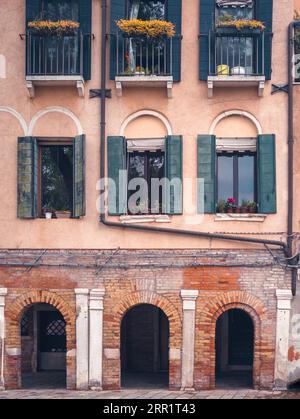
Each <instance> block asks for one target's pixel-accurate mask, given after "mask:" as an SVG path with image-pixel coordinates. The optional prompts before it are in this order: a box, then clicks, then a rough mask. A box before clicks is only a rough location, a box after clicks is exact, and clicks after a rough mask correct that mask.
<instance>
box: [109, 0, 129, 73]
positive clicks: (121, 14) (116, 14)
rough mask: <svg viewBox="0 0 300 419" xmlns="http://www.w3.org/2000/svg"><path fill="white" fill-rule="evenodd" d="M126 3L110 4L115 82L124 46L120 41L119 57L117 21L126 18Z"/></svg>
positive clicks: (115, 1) (111, 61)
mask: <svg viewBox="0 0 300 419" xmlns="http://www.w3.org/2000/svg"><path fill="white" fill-rule="evenodd" d="M125 7H126V1H124V0H111V2H110V79H111V80H114V79H115V77H116V75H117V59H118V60H119V65H121V62H122V61H121V54H122V45H121V42H120V41H119V44H120V45H119V56H118V57H117V31H118V27H117V25H116V21H118V20H119V19H125V17H126V9H125Z"/></svg>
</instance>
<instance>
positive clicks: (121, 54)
mask: <svg viewBox="0 0 300 419" xmlns="http://www.w3.org/2000/svg"><path fill="white" fill-rule="evenodd" d="M112 40H113V42H114V43H115V47H114V49H115V53H116V73H117V76H154V75H155V76H172V75H173V52H174V49H173V45H174V38H167V37H166V38H158V39H149V38H143V37H128V36H126V35H125V34H124V33H122V32H120V31H118V32H117V33H116V34H112ZM175 42H176V43H177V42H181V37H180V36H176V39H175Z"/></svg>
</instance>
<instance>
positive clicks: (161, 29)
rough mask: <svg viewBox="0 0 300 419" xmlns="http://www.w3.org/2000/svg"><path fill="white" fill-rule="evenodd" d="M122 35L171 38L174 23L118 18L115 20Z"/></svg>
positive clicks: (173, 33) (173, 34) (173, 31)
mask: <svg viewBox="0 0 300 419" xmlns="http://www.w3.org/2000/svg"><path fill="white" fill-rule="evenodd" d="M116 24H117V26H118V28H119V29H120V31H121V32H123V35H125V36H128V37H130V38H134V37H138V38H141V39H142V38H144V39H145V38H146V39H149V38H163V37H168V38H172V37H173V36H175V25H174V24H173V23H171V22H167V21H165V20H141V19H120V20H118V21H117V22H116Z"/></svg>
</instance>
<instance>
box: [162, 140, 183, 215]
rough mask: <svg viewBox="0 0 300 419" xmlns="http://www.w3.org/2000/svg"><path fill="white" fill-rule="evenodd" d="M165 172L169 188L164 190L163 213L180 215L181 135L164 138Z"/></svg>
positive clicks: (181, 192)
mask: <svg viewBox="0 0 300 419" xmlns="http://www.w3.org/2000/svg"><path fill="white" fill-rule="evenodd" d="M165 171H166V179H167V180H168V181H169V182H170V184H171V187H170V188H165V193H166V195H165V202H164V207H165V208H164V212H166V213H167V214H171V215H180V214H182V212H183V210H182V207H183V187H182V136H181V135H169V136H168V137H167V138H166V163H165ZM172 185H173V186H172Z"/></svg>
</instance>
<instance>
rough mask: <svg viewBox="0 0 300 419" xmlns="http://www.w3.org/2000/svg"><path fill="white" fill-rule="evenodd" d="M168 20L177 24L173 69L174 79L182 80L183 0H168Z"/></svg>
mask: <svg viewBox="0 0 300 419" xmlns="http://www.w3.org/2000/svg"><path fill="white" fill-rule="evenodd" d="M167 4H168V13H167V14H168V20H169V21H170V22H172V23H174V24H175V26H176V36H175V37H174V38H173V39H172V52H173V54H172V69H173V79H174V81H180V80H181V29H182V0H168V2H167Z"/></svg>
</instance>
